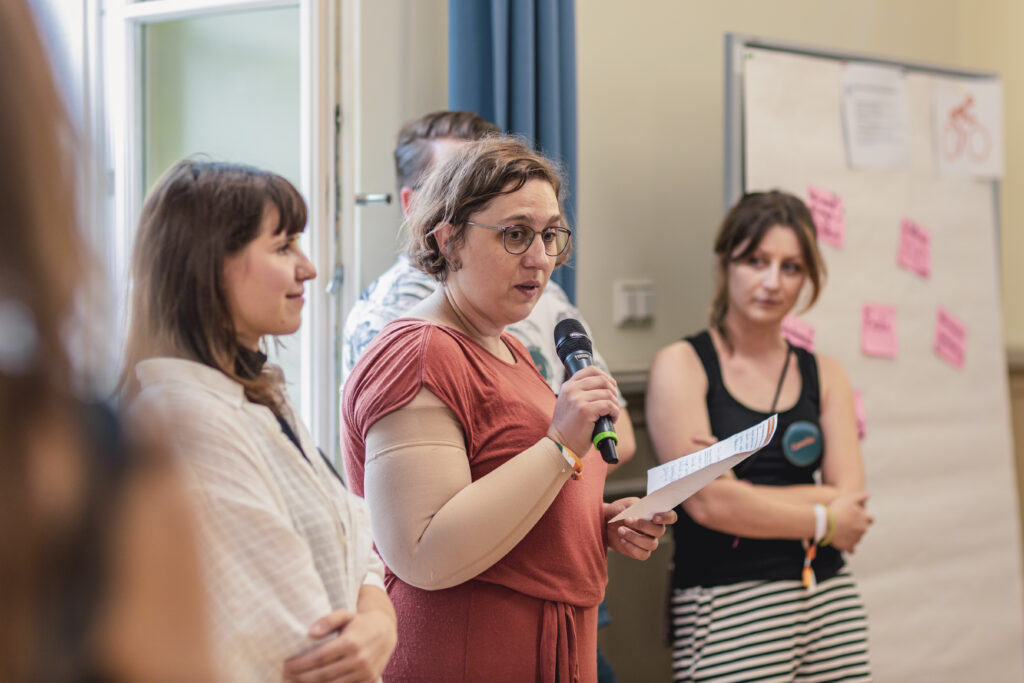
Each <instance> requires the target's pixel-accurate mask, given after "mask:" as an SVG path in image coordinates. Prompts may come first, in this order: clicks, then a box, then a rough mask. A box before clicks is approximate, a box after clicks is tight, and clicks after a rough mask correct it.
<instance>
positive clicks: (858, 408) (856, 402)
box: [853, 389, 868, 441]
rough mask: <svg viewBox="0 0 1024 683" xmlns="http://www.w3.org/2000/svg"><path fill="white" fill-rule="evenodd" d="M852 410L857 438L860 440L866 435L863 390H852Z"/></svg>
mask: <svg viewBox="0 0 1024 683" xmlns="http://www.w3.org/2000/svg"><path fill="white" fill-rule="evenodd" d="M853 412H854V414H856V415H857V438H858V439H860V440H861V441H863V440H864V437H865V436H867V435H868V417H867V413H866V412H864V392H863V391H861V390H860V389H854V390H853Z"/></svg>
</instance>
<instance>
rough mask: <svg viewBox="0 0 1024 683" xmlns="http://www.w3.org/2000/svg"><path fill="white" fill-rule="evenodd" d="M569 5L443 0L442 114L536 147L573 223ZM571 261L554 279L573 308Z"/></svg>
mask: <svg viewBox="0 0 1024 683" xmlns="http://www.w3.org/2000/svg"><path fill="white" fill-rule="evenodd" d="M575 15H576V10H575V0H448V44H449V48H448V93H449V94H448V108H449V109H461V110H466V111H474V112H476V113H478V114H480V115H481V116H483V117H484V118H486V119H487V120H489V121H492V122H493V123H494V124H496V125H498V126H500V127H501V128H502V129H503V130H505V131H507V132H509V133H518V134H520V135H524V136H526V137H527V138H529V139H531V140H533V141H534V144H535V145H536V146H537V148H538V149H539V150H541V151H542V152H543V153H544V154H546V155H548V156H549V157H551V158H552V159H555V160H556V161H558V162H560V163H561V164H562V165H563V167H564V169H565V173H566V176H567V180H568V187H567V188H566V189H567V191H568V192H567V198H566V202H565V211H566V213H567V214H568V216H567V217H568V219H569V223H570V225H572V226H573V242H574V244H575V245H576V246H578V245H579V226H577V225H576V18H575ZM575 265H576V255H575V253H574V254H573V256H572V258H571V259H570V261H569V262H568V263H567V264H565V265H564V266H562V267H561V268H558V269H556V270H555V274H554V275H553V277H552V279H554V280H555V281H556V282H558V284H560V285H561V286H562V288H563V289H565V291H566V294H568V295H569V299H570V301H572V302H573V303H575V302H576V272H575Z"/></svg>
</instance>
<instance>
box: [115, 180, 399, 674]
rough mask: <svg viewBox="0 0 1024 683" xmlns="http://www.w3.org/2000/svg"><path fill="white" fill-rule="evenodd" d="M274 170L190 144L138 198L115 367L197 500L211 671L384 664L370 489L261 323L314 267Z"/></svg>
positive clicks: (276, 328) (294, 325) (286, 189)
mask: <svg viewBox="0 0 1024 683" xmlns="http://www.w3.org/2000/svg"><path fill="white" fill-rule="evenodd" d="M305 225H306V206H305V203H304V202H303V200H302V197H301V196H300V195H299V193H298V191H297V190H296V189H295V188H294V187H293V186H292V185H291V184H290V183H288V181H286V180H285V179H284V178H282V177H280V176H278V175H275V174H273V173H268V172H265V171H260V170H257V169H254V168H251V167H247V166H239V165H231V164H222V163H209V162H199V161H191V160H186V161H182V162H179V163H178V164H177V165H175V166H174V167H173V168H171V169H170V170H169V171H168V172H167V173H166V174H165V175H164V177H163V178H162V179H161V180H160V181H159V182H158V183H157V186H156V187H155V188H154V189H153V191H152V192H151V194H150V196H149V198H148V199H147V200H146V204H145V206H144V207H143V211H142V218H141V221H140V225H139V231H138V235H137V238H136V245H135V253H134V259H133V275H134V292H133V300H132V318H131V327H130V331H129V338H128V354H127V359H126V362H125V367H124V371H123V374H122V378H121V382H122V388H123V391H124V392H125V394H126V395H127V396H129V397H133V398H134V404H133V411H134V414H135V415H137V416H138V417H139V418H140V419H146V418H150V417H154V418H156V419H157V420H158V421H159V422H161V423H162V424H164V425H165V426H166V429H167V432H168V434H169V435H170V436H171V445H172V447H173V448H174V450H175V451H176V452H177V454H178V455H179V456H180V458H181V460H182V461H183V462H184V463H185V466H186V471H187V473H188V475H189V483H190V484H191V486H192V489H193V491H194V498H195V500H196V501H197V503H198V506H199V521H200V531H201V540H202V541H203V542H204V543H203V550H204V551H205V557H204V559H205V560H206V562H207V564H206V569H207V574H206V580H207V588H208V594H209V598H210V601H211V603H212V606H213V610H212V614H213V623H212V627H213V637H214V641H213V643H214V652H215V656H216V660H217V664H218V666H219V672H218V673H219V680H223V681H246V682H247V681H262V680H280V679H281V677H282V676H283V677H284V678H285V679H286V680H303V681H304V680H345V681H372V680H376V679H377V678H378V677H379V676H380V673H381V671H383V669H384V665H385V664H386V663H387V661H388V657H389V656H390V654H391V651H392V650H393V649H394V646H395V615H394V611H393V609H392V607H391V603H390V601H389V600H388V597H387V594H386V593H385V592H384V583H383V577H384V572H383V565H382V563H381V561H380V559H379V558H378V557H377V556H376V554H375V553H374V552H373V550H372V541H371V538H370V526H369V519H368V516H367V511H366V507H365V504H364V503H363V501H361V500H359V499H357V498H356V497H354V496H352V495H350V494H349V493H348V491H346V490H345V487H344V486H343V485H342V483H341V480H340V479H339V478H338V476H337V474H336V473H335V471H334V469H333V468H332V466H331V465H330V464H329V463H328V462H327V461H326V459H324V458H323V457H322V456H321V454H320V452H319V450H318V449H317V446H316V444H315V443H314V442H313V439H312V437H311V436H310V434H309V432H308V430H307V429H306V427H305V426H304V425H303V424H302V423H301V422H300V421H299V420H298V418H297V417H296V415H295V411H294V409H293V408H292V405H291V404H290V402H289V400H288V396H287V394H286V393H285V389H284V386H285V385H284V377H283V375H282V373H281V371H280V369H279V368H277V367H274V366H272V365H270V364H267V363H266V360H267V358H266V356H265V355H264V354H263V353H262V352H261V351H260V347H261V344H262V342H263V340H264V338H265V337H267V336H277V335H287V334H291V333H293V332H295V331H296V330H298V328H299V325H300V323H301V320H302V307H303V303H304V299H303V293H304V286H305V283H306V281H307V280H310V279H312V278H314V277H316V269H315V268H314V267H313V264H312V263H311V262H310V261H309V259H307V258H306V256H305V254H303V252H302V251H301V250H300V249H299V246H298V243H297V239H298V236H299V233H301V231H302V230H303V229H304V228H305Z"/></svg>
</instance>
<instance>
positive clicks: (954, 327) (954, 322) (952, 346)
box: [935, 306, 967, 370]
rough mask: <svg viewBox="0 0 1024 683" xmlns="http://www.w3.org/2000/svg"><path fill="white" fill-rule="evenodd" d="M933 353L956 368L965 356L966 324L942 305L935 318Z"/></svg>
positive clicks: (960, 364)
mask: <svg viewBox="0 0 1024 683" xmlns="http://www.w3.org/2000/svg"><path fill="white" fill-rule="evenodd" d="M935 353H937V354H938V355H939V357H940V358H942V359H943V360H945V361H947V362H948V363H949V364H950V365H952V366H953V367H955V368H956V369H958V370H959V369H961V368H963V366H964V358H965V357H966V356H967V325H964V324H963V322H962V321H961V320H959V319H958V318H957V317H956V316H954V315H953V314H952V313H950V312H949V311H947V310H946V309H945V308H943V307H942V306H939V313H938V315H937V316H936V320H935Z"/></svg>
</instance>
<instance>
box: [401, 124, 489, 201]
mask: <svg viewBox="0 0 1024 683" xmlns="http://www.w3.org/2000/svg"><path fill="white" fill-rule="evenodd" d="M500 133H501V129H500V128H498V127H497V126H496V125H494V124H493V123H491V122H490V121H488V120H487V119H485V118H484V117H482V116H480V115H479V114H475V113H473V112H471V111H435V112H433V113H430V114H427V115H425V116H421V117H420V118H418V119H416V120H415V121H410V122H409V123H407V124H405V125H404V126H402V129H401V130H400V131H398V141H397V142H396V143H395V177H396V178H397V179H398V190H399V191H401V190H402V188H403V187H411V188H416V187H418V186H419V184H420V183H422V182H423V179H424V178H425V177H426V175H427V172H428V171H429V170H430V167H431V165H432V164H433V163H434V150H433V148H432V145H431V141H432V140H440V139H443V138H451V139H453V140H479V139H480V138H483V137H486V136H488V135H497V134H500Z"/></svg>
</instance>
